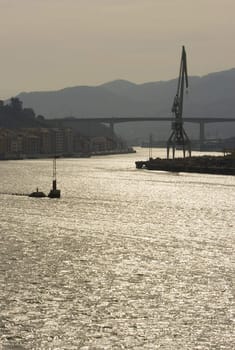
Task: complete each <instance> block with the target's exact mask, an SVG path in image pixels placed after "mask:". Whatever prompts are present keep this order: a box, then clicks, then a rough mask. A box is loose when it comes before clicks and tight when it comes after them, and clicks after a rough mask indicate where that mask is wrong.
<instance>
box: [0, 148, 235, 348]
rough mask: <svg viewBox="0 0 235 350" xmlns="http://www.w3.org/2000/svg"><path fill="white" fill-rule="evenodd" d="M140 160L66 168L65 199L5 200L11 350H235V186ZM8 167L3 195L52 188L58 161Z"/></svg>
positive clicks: (61, 178)
mask: <svg viewBox="0 0 235 350" xmlns="http://www.w3.org/2000/svg"><path fill="white" fill-rule="evenodd" d="M138 151H139V152H138V153H137V154H131V155H116V156H107V157H96V158H91V159H59V160H58V162H57V167H58V185H59V188H60V189H61V191H62V198H61V199H60V200H56V199H55V200H53V199H48V198H45V199H34V198H28V197H18V196H11V195H3V194H1V195H0V208H1V209H0V216H1V221H0V238H1V241H0V257H1V264H0V295H1V306H0V311H1V312H0V349H1V350H2V349H4V350H5V349H10V350H11V349H12V350H14V349H15V350H23V349H68V350H70V349H71V350H72V349H83V350H85V349H165V350H171V349H174V350H175V349H180V350H185V349H187V350H188V349H190V350H191V349H203V350H204V349H228V350H231V349H232V348H233V346H234V344H235V327H234V326H235V324H234V321H235V301H234V267H235V259H234V246H235V239H234V234H235V230H234V226H235V225H234V224H235V213H234V204H235V195H234V188H235V178H234V177H232V176H216V175H205V174H200V175H199V174H171V173H164V172H154V171H152V172H149V171H147V170H146V171H145V170H136V169H135V165H134V161H135V160H141V159H145V158H146V157H147V153H148V150H138ZM157 152H160V151H155V154H154V156H157ZM0 169H1V170H0V192H9V193H10V192H26V193H28V192H30V191H32V190H34V189H35V188H36V186H38V187H39V189H40V190H43V191H45V192H48V191H49V189H50V185H51V173H52V161H51V160H25V161H9V162H1V164H0Z"/></svg>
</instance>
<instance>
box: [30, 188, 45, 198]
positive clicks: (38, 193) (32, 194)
mask: <svg viewBox="0 0 235 350" xmlns="http://www.w3.org/2000/svg"><path fill="white" fill-rule="evenodd" d="M28 196H29V197H34V198H43V197H46V195H45V193H44V192H41V191H38V187H37V188H36V191H35V192H32V193H30V194H29V195H28Z"/></svg>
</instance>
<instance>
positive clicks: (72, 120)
mask: <svg viewBox="0 0 235 350" xmlns="http://www.w3.org/2000/svg"><path fill="white" fill-rule="evenodd" d="M174 120H175V118H174V117H169V116H166V117H157V116H156V117H88V118H76V117H68V118H63V119H53V122H57V123H58V124H59V125H63V123H64V122H65V123H68V122H69V124H70V125H71V126H72V125H75V124H76V123H78V122H87V123H88V122H89V123H92V122H98V123H105V124H109V125H110V128H111V130H112V133H113V134H114V125H115V124H119V123H127V122H128V123H129V122H147V121H156V122H173V121H174ZM183 121H184V122H185V123H194V124H199V140H200V145H203V143H204V141H205V124H209V123H227V122H235V118H226V117H225V118H223V117H184V118H183Z"/></svg>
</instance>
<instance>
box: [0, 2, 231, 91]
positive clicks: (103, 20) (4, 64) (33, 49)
mask: <svg viewBox="0 0 235 350" xmlns="http://www.w3.org/2000/svg"><path fill="white" fill-rule="evenodd" d="M234 14H235V0H0V47H1V49H0V69H1V73H0V98H6V97H9V96H11V95H14V94H16V93H18V92H21V91H32V90H51V89H60V88H63V87H67V86H75V85H81V84H85V85H97V84H100V83H103V82H106V81H110V80H114V79H127V80H131V81H133V82H136V83H141V82H146V81H158V80H168V79H171V78H175V77H176V76H178V70H179V60H180V55H181V46H182V45H185V47H186V51H187V56H188V70H189V74H190V75H204V74H207V73H210V72H214V71H220V70H226V69H230V68H233V67H235V43H234V39H235V20H234Z"/></svg>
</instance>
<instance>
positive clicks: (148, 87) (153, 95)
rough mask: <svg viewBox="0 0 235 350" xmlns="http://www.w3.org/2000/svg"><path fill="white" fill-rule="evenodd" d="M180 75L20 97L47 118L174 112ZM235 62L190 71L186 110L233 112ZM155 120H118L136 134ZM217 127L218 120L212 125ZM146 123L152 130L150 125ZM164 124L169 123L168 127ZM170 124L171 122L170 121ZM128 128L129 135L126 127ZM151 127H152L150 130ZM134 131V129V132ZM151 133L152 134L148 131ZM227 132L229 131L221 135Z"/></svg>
mask: <svg viewBox="0 0 235 350" xmlns="http://www.w3.org/2000/svg"><path fill="white" fill-rule="evenodd" d="M176 86H177V80H176V79H172V80H169V81H159V82H149V83H144V84H135V83H132V82H129V81H126V80H115V81H112V82H108V83H105V84H102V85H100V86H95V87H92V86H75V87H69V88H64V89H62V90H58V91H48V92H45V91H41V92H40V91H38V92H28V93H26V92H24V93H21V94H19V95H18V96H17V97H18V98H19V99H20V100H22V101H23V103H24V105H25V106H27V107H29V108H33V109H34V110H35V111H36V113H37V114H41V115H44V116H45V117H46V118H63V117H68V116H75V117H95V116H97V117H98V116H143V115H144V116H153V115H157V116H170V115H171V106H172V102H173V98H174V96H175V93H176ZM234 88H235V68H233V69H230V70H227V71H222V72H217V73H211V74H208V75H206V76H202V77H197V76H193V77H189V93H188V94H187V95H186V96H185V103H184V115H185V116H188V117H194V116H195V117H196V116H200V117H203V116H205V117H219V116H221V117H233V116H234V100H235V89H234ZM152 126H153V124H150V123H148V125H147V124H145V125H144V127H143V125H142V126H141V127H140V125H137V124H135V125H134V124H132V125H130V124H129V125H127V124H126V125H125V127H123V126H117V130H118V131H119V132H120V133H121V134H124V136H126V137H130V136H131V133H132V131H133V128H134V129H135V130H136V132H135V134H136V135H139V132H140V129H141V130H142V133H143V132H144V129H146V128H147V129H149V127H150V128H152ZM211 127H212V129H213V126H211ZM147 129H146V130H147ZM163 129H164V128H163ZM168 129H169V126H168ZM219 130H220V132H221V133H222V134H226V133H233V134H235V125H232V130H231V125H230V126H229V127H228V126H226V125H225V126H223V127H222V126H221V125H220V126H219ZM126 131H128V132H127V134H126V135H125V132H126ZM146 132H147V131H146ZM132 136H133V135H132ZM145 136H146V135H145ZM221 136H223V135H221Z"/></svg>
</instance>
